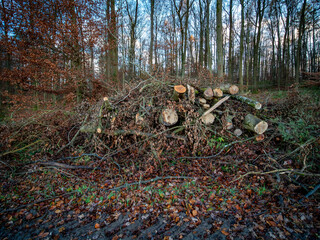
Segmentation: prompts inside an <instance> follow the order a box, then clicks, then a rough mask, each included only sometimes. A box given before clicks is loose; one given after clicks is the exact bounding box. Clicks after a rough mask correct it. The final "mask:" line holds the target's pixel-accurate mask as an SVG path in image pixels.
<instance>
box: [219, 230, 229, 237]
mask: <svg viewBox="0 0 320 240" xmlns="http://www.w3.org/2000/svg"><path fill="white" fill-rule="evenodd" d="M225 230H227V229H226V228H224V229H222V230H221V233H222V234H223V235H225V236H228V235H229V233H228V232H226V231H225Z"/></svg>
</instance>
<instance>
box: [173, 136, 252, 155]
mask: <svg viewBox="0 0 320 240" xmlns="http://www.w3.org/2000/svg"><path fill="white" fill-rule="evenodd" d="M254 138H255V136H254V137H250V138H247V139H244V140H239V141H234V142H232V143H229V144H227V145H225V146H224V147H223V148H222V149H221V150H220V151H219V152H218V153H217V154H214V155H210V156H199V157H198V156H194V157H193V156H189V157H179V158H177V160H180V159H209V158H214V157H217V156H219V155H220V154H221V153H222V152H223V151H224V150H225V149H226V148H228V147H230V146H232V145H234V144H236V143H242V142H247V141H249V140H252V139H254Z"/></svg>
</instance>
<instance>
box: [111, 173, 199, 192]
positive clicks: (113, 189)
mask: <svg viewBox="0 0 320 240" xmlns="http://www.w3.org/2000/svg"><path fill="white" fill-rule="evenodd" d="M165 179H195V178H194V177H185V176H167V177H155V178H152V179H149V180H144V181H137V182H133V183H126V184H123V185H121V186H119V187H115V188H110V189H107V191H108V192H109V191H118V190H120V189H122V188H126V187H130V186H132V185H139V184H145V183H151V182H156V181H159V180H165Z"/></svg>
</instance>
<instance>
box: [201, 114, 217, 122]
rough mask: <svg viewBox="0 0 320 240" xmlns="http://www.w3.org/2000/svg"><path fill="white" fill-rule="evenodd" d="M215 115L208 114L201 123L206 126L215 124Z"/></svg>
mask: <svg viewBox="0 0 320 240" xmlns="http://www.w3.org/2000/svg"><path fill="white" fill-rule="evenodd" d="M215 118H216V117H215V115H213V114H212V113H208V114H207V115H204V116H203V117H202V118H201V121H202V122H203V123H204V124H205V125H211V124H212V123H213V122H214V119H215Z"/></svg>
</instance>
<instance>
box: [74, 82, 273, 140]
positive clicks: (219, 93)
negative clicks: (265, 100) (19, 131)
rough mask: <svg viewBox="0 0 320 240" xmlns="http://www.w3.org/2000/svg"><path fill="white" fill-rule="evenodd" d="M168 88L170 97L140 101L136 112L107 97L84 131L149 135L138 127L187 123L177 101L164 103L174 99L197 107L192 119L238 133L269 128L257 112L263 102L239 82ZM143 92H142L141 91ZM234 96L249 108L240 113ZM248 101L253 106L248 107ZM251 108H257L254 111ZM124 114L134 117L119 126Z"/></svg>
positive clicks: (94, 110)
mask: <svg viewBox="0 0 320 240" xmlns="http://www.w3.org/2000/svg"><path fill="white" fill-rule="evenodd" d="M166 91H167V94H166V95H165V96H167V97H168V98H167V99H165V100H164V99H163V100H162V103H158V102H157V103H148V104H146V103H145V102H144V103H142V104H139V105H140V108H143V111H137V112H136V111H133V112H132V113H129V112H127V111H125V109H122V110H121V111H119V109H117V108H119V105H118V106H115V105H114V103H112V102H111V101H110V100H109V98H107V97H105V98H103V99H101V101H99V102H98V103H97V104H96V105H95V107H94V108H92V112H91V114H89V113H88V121H86V120H87V118H86V120H85V121H84V123H83V125H82V127H81V129H80V131H81V132H91V133H92V132H96V133H98V134H108V135H119V134H122V135H123V134H135V135H141V134H143V135H146V134H147V135H148V133H143V132H140V131H136V130H137V129H139V130H141V129H147V128H149V129H150V127H154V126H156V125H158V124H157V123H160V124H162V125H163V126H165V127H172V126H176V125H183V124H184V118H185V116H186V115H185V114H181V111H180V110H179V109H178V107H177V105H176V104H173V105H170V106H165V107H164V106H163V103H164V102H166V101H168V100H171V102H172V103H174V102H177V103H178V105H179V106H182V105H183V104H186V106H188V109H189V110H190V108H194V110H196V111H197V113H198V114H196V115H192V118H193V119H192V120H195V121H197V120H198V121H197V122H202V123H203V124H204V125H206V126H208V127H215V126H220V127H221V126H222V128H223V129H226V130H228V131H232V132H233V134H234V135H235V136H238V137H239V136H241V134H242V133H243V132H244V131H245V130H249V131H251V132H253V133H255V134H259V135H261V134H263V133H264V132H265V131H266V130H267V128H268V124H267V123H266V122H265V121H263V120H262V119H260V118H259V117H257V116H255V113H256V112H257V110H260V109H261V107H262V106H261V104H260V103H259V102H257V101H255V100H253V99H250V98H248V97H245V96H241V95H239V88H238V87H237V86H236V85H233V84H222V85H220V86H215V87H207V88H197V87H195V86H191V85H189V84H188V85H186V86H183V85H176V86H174V87H173V92H172V95H170V91H172V90H170V89H169V88H167V89H166ZM168 93H169V95H168ZM139 94H141V92H140V91H139ZM142 99H144V98H142ZM231 99H232V100H233V102H235V101H234V100H236V102H237V101H238V102H241V104H242V105H239V106H237V107H238V108H239V107H240V106H241V107H240V109H243V107H245V109H247V110H245V112H243V111H241V110H239V111H240V112H241V114H240V115H239V111H232V109H229V107H228V105H229V103H226V102H228V101H230V100H231ZM158 100H159V99H158ZM246 105H248V106H250V107H246ZM127 106H128V104H127ZM152 106H153V107H152ZM159 108H161V110H160V111H159V110H155V109H159ZM250 108H252V110H253V111H250ZM136 109H137V108H136ZM124 115H126V116H127V119H128V117H129V118H130V119H131V120H130V121H129V122H126V123H127V125H126V124H125V125H121V126H119V125H118V126H117V127H116V126H115V124H117V122H119V121H120V122H121V121H122V120H120V119H124ZM116 119H117V120H118V121H116ZM217 119H219V121H217ZM152 123H153V124H152ZM219 124H220V125H219ZM119 127H120V128H119ZM128 129H129V130H128Z"/></svg>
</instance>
